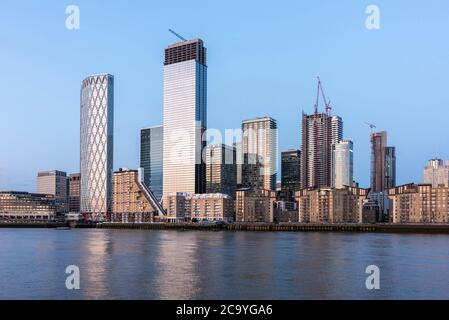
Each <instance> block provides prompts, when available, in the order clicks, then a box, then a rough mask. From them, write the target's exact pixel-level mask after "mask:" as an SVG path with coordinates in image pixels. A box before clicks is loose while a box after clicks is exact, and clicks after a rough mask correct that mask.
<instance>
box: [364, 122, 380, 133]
mask: <svg viewBox="0 0 449 320" xmlns="http://www.w3.org/2000/svg"><path fill="white" fill-rule="evenodd" d="M365 124H366V125H367V126H369V127H370V128H371V133H373V132H374V129H376V128H377V126H375V125H374V124H372V123H369V122H365Z"/></svg>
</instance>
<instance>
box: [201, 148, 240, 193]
mask: <svg viewBox="0 0 449 320" xmlns="http://www.w3.org/2000/svg"><path fill="white" fill-rule="evenodd" d="M236 188H237V164H236V150H235V148H234V147H230V146H227V145H225V144H209V145H207V147H206V193H223V194H227V195H229V196H230V197H231V198H233V199H235V190H236Z"/></svg>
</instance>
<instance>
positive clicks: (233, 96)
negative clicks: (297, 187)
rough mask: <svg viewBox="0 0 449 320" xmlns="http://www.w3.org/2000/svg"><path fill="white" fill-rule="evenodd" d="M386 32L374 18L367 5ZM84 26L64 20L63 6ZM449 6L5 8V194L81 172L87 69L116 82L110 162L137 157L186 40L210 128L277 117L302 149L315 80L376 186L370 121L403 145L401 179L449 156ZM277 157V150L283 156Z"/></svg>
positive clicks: (53, 1) (434, 1)
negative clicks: (196, 64)
mask: <svg viewBox="0 0 449 320" xmlns="http://www.w3.org/2000/svg"><path fill="white" fill-rule="evenodd" d="M371 4H374V5H377V6H378V8H379V10H380V29H378V30H369V29H367V28H366V26H365V21H366V19H367V17H368V14H367V13H366V12H365V11H366V8H367V6H368V5H371ZM68 5H77V6H78V7H79V9H80V29H79V30H69V29H67V28H66V18H67V14H66V12H65V11H66V7H67V6H68ZM448 17H449V2H448V1H447V0H429V1H410V0H408V1H405V0H395V1H391V0H371V1H354V0H351V1H350V0H342V1H334V0H317V1H311V0H310V1H283V0H278V1H260V0H258V1H238V0H226V1H224V0H215V1H212V0H208V1H206V0H201V1H200V0H190V1H181V0H172V1H148V0H147V1H124V0H115V1H106V0H102V1H100V0H86V1H85V0H72V1H59V0H47V1H31V0H30V1H23V0H13V1H12V0H2V3H1V5H0V46H1V50H0V141H1V144H2V145H1V148H0V150H1V151H0V190H21V191H30V192H33V191H35V189H36V174H37V172H38V171H41V170H62V171H66V172H68V173H73V172H78V171H79V125H80V124H79V105H80V101H79V96H80V92H79V91H80V85H81V81H82V80H83V79H84V78H85V77H86V76H88V75H90V74H97V73H106V72H107V73H111V74H113V75H114V77H115V90H114V91H115V106H114V107H115V111H114V118H115V119H114V121H115V123H114V168H115V169H118V168H120V167H128V168H137V167H138V165H139V139H140V136H139V129H140V128H142V127H146V126H151V125H158V124H162V93H163V82H162V81H163V53H164V48H166V47H167V46H168V45H169V44H171V43H173V42H177V41H178V39H177V38H176V37H174V36H173V35H172V34H170V33H169V32H168V29H169V28H172V29H174V30H175V31H176V32H178V33H179V34H181V35H182V36H183V37H185V38H189V39H190V38H201V39H203V40H204V43H205V46H206V47H207V50H208V127H209V128H216V129H219V130H224V129H225V128H239V127H240V126H241V121H242V120H243V119H247V118H253V117H258V116H271V117H273V118H275V119H276V120H277V121H278V128H279V151H282V150H285V149H290V148H297V149H299V148H300V116H301V112H302V111H303V110H304V111H305V112H309V113H310V112H312V111H313V105H314V100H315V96H316V77H317V76H318V75H319V76H320V78H321V80H322V82H323V85H324V89H325V92H326V95H327V97H328V99H330V100H331V101H332V106H333V110H332V112H333V114H336V115H339V116H341V117H342V118H343V122H344V138H345V139H350V140H352V141H353V142H354V178H355V180H356V181H358V182H359V183H360V185H361V186H363V187H368V186H369V164H370V141H369V140H370V137H369V136H370V128H369V127H368V126H367V125H366V124H365V122H370V123H373V124H376V125H377V129H378V130H387V131H388V143H389V145H392V146H395V147H396V148H397V150H396V152H397V183H398V184H402V183H408V182H422V170H423V167H424V166H425V165H426V163H427V161H428V160H429V159H431V158H433V157H440V158H443V159H445V160H447V159H449V139H448V135H447V132H448V129H447V127H448V116H449V95H448V94H447V92H448V86H449V41H448V30H449V19H448ZM279 158H280V156H279Z"/></svg>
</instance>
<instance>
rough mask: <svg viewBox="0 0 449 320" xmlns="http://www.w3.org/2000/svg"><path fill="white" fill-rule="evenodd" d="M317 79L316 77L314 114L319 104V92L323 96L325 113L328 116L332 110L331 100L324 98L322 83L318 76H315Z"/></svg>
mask: <svg viewBox="0 0 449 320" xmlns="http://www.w3.org/2000/svg"><path fill="white" fill-rule="evenodd" d="M317 79H318V86H317V93H316V102H315V114H317V113H318V106H319V104H320V94H321V97H322V98H323V102H324V106H325V109H326V114H327V115H328V116H330V114H331V111H332V107H331V102H330V100H329V101H327V99H326V95H325V94H324V89H323V84H322V83H321V79H320V77H317Z"/></svg>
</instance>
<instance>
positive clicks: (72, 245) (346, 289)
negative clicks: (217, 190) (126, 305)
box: [0, 229, 449, 300]
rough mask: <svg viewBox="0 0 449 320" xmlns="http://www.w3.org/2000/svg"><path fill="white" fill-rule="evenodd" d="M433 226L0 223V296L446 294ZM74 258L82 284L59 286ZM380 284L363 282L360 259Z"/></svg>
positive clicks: (440, 240)
mask: <svg viewBox="0 0 449 320" xmlns="http://www.w3.org/2000/svg"><path fill="white" fill-rule="evenodd" d="M448 243H449V237H448V236H438V235H399V234H350V233H282V232H277V233H276V232H273V233H263V232H192V231H140V230H94V229H86V230H81V229H80V230H70V231H55V230H29V229H0V257H1V259H0V288H1V290H0V299H89V300H91V299H406V298H409V299H431V298H440V299H449V246H448ZM72 264H74V265H77V266H79V267H80V272H81V290H74V291H70V290H67V289H66V288H65V279H66V277H67V275H66V274H65V268H66V267H67V266H68V265H72ZM372 264H374V265H377V266H379V267H380V270H381V290H378V291H369V290H367V289H366V288H365V280H366V277H367V275H366V274H365V269H366V267H367V266H368V265H372Z"/></svg>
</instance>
